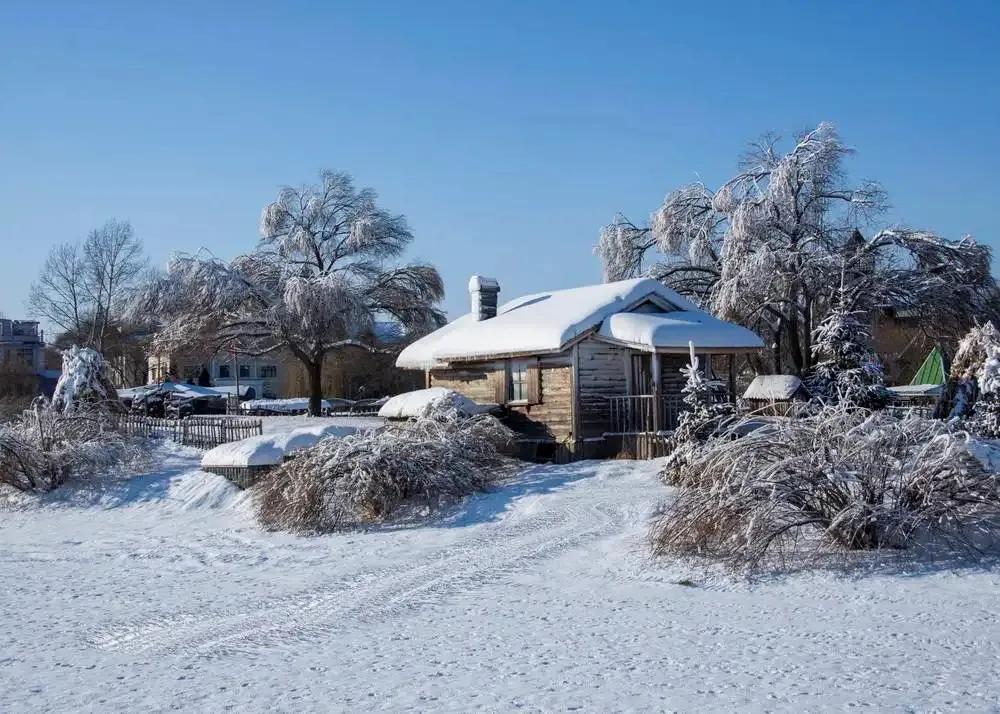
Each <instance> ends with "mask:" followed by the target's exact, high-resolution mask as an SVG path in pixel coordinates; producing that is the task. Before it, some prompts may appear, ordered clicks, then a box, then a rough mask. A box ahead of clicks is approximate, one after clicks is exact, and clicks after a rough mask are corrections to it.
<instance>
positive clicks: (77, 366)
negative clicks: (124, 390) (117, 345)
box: [52, 345, 122, 414]
mask: <svg viewBox="0 0 1000 714" xmlns="http://www.w3.org/2000/svg"><path fill="white" fill-rule="evenodd" d="M62 359H63V365H62V374H61V375H59V381H58V382H57V383H56V389H55V392H54V393H53V395H52V408H53V409H55V410H56V411H59V412H63V413H66V414H69V413H72V412H77V411H85V410H89V409H91V408H92V407H94V406H100V407H101V408H102V409H107V410H111V411H121V410H122V406H121V402H120V401H119V400H118V392H117V391H116V390H115V386H114V384H112V383H111V379H110V378H109V377H108V367H107V364H106V363H105V361H104V357H102V356H101V353H100V352H98V351H96V350H93V349H91V348H89V347H77V346H75V345H74V346H73V347H70V348H69V349H68V350H65V351H64V352H63V353H62Z"/></svg>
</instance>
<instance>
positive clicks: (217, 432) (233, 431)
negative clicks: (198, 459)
mask: <svg viewBox="0 0 1000 714" xmlns="http://www.w3.org/2000/svg"><path fill="white" fill-rule="evenodd" d="M115 428H116V429H117V430H118V431H120V432H122V433H123V434H127V435H128V436H141V437H146V438H148V437H159V438H161V439H170V440H171V441H176V442H177V443H178V444H183V445H185V446H194V447H197V448H199V449H212V448H215V447H216V446H218V445H219V444H228V443H229V442H231V441H240V440H241V439H247V438H249V437H251V436H260V435H261V434H263V433H264V422H263V421H262V420H261V419H250V418H245V417H205V416H189V417H185V418H183V419H161V418H158V417H150V416H144V415H142V414H119V415H117V416H116V417H115Z"/></svg>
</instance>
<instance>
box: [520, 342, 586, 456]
mask: <svg viewBox="0 0 1000 714" xmlns="http://www.w3.org/2000/svg"><path fill="white" fill-rule="evenodd" d="M538 376H539V381H540V384H539V386H540V392H541V394H540V397H541V401H539V402H538V403H537V404H523V405H522V404H511V405H510V406H509V407H508V409H509V412H510V413H509V418H508V422H509V424H510V426H511V428H512V429H515V430H516V431H518V432H520V433H522V434H524V435H526V436H529V437H534V438H540V439H552V440H555V441H559V442H568V441H570V440H572V439H573V390H572V380H573V366H572V363H571V362H570V360H569V359H568V357H565V356H564V357H558V358H543V359H542V360H541V361H540V363H539V370H538Z"/></svg>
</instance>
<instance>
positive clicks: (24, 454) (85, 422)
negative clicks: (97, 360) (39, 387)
mask: <svg viewBox="0 0 1000 714" xmlns="http://www.w3.org/2000/svg"><path fill="white" fill-rule="evenodd" d="M145 460H146V449H145V448H144V444H143V442H142V441H141V440H139V439H132V438H128V437H125V436H122V435H121V434H119V433H118V432H117V431H116V430H115V429H114V424H113V422H112V421H111V420H110V419H109V415H108V414H107V412H104V411H102V410H101V409H99V408H96V407H91V408H90V409H87V410H86V411H84V410H82V409H78V410H76V411H75V412H74V413H73V414H64V413H62V412H59V411H58V410H56V409H54V408H53V407H52V405H51V404H50V403H49V402H48V401H47V400H45V399H44V398H41V397H40V398H38V399H36V400H35V402H34V403H33V405H32V409H31V411H30V412H28V413H26V414H24V415H22V416H21V417H20V418H18V419H15V420H13V421H11V422H9V423H7V424H3V425H0V483H6V484H8V485H10V486H13V487H14V488H16V489H19V490H22V491H51V490H52V489H54V488H56V487H57V486H59V485H61V484H62V483H63V482H65V481H66V480H67V479H68V478H71V477H87V476H92V475H95V474H106V473H107V472H109V471H113V470H116V469H130V468H136V467H138V466H140V465H142V464H144V462H145Z"/></svg>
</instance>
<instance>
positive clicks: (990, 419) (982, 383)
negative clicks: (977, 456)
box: [974, 344, 1000, 439]
mask: <svg viewBox="0 0 1000 714" xmlns="http://www.w3.org/2000/svg"><path fill="white" fill-rule="evenodd" d="M978 386H979V395H980V396H979V401H978V402H977V403H976V407H975V412H974V414H975V419H974V424H975V429H976V431H977V432H979V433H980V434H982V435H983V436H987V437H989V438H991V439H1000V344H996V345H992V346H991V347H990V354H989V355H988V356H987V358H986V361H985V362H984V363H983V367H982V370H981V371H980V373H979V379H978Z"/></svg>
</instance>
